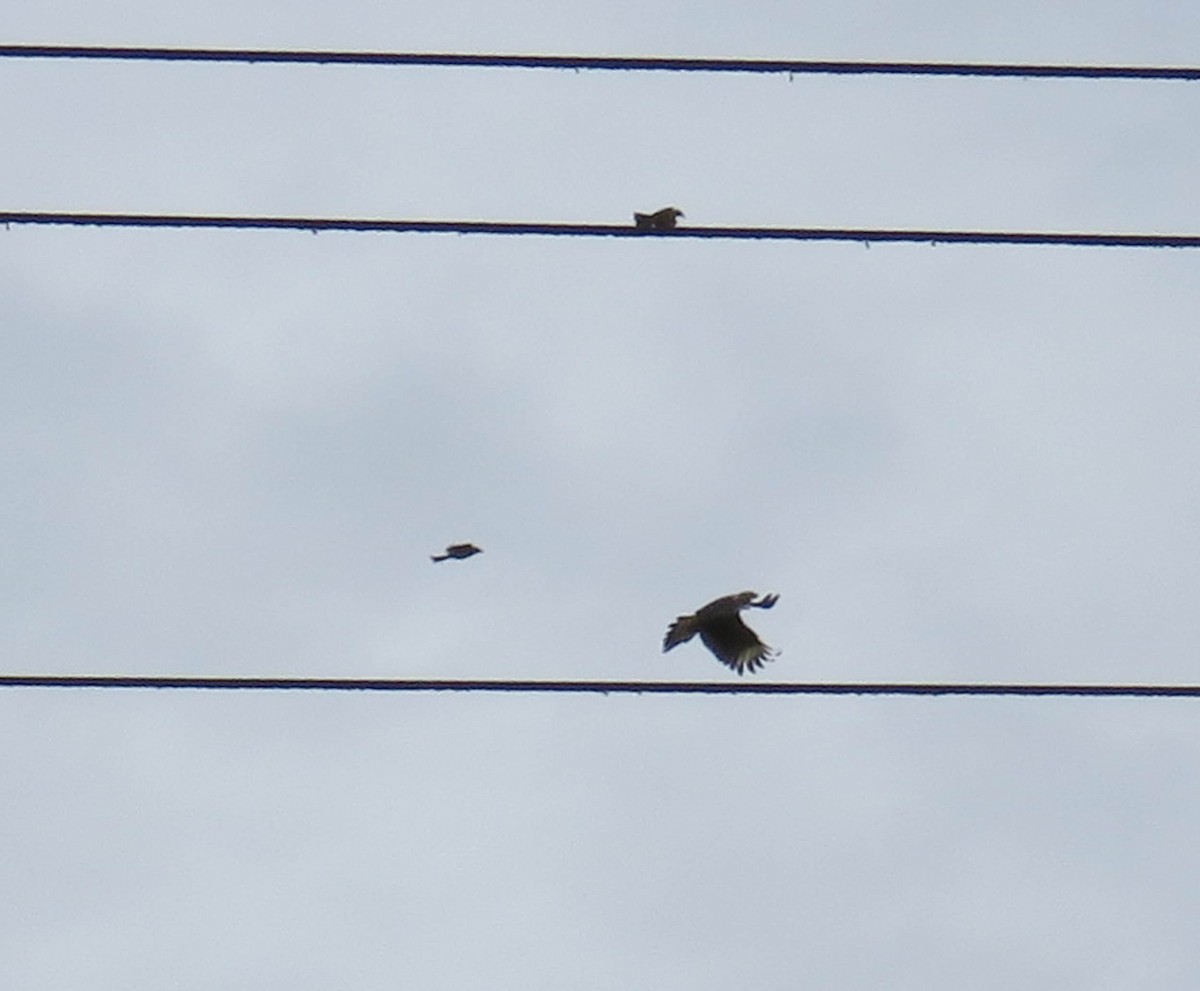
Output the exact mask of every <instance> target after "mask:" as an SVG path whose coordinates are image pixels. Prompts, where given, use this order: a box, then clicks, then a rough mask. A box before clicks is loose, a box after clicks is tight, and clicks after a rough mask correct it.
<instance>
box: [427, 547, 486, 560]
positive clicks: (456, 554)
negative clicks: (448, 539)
mask: <svg viewBox="0 0 1200 991" xmlns="http://www.w3.org/2000/svg"><path fill="white" fill-rule="evenodd" d="M482 553H483V548H482V547H476V546H475V545H474V544H451V545H450V546H449V547H447V548H446V553H445V554H439V555H437V556H436V557H431V558H430V559H429V560H431V561H449V560H450V558H456V559H458V560H462V559H463V558H464V557H470V556H471V555H472V554H482Z"/></svg>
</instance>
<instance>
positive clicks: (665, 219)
mask: <svg viewBox="0 0 1200 991" xmlns="http://www.w3.org/2000/svg"><path fill="white" fill-rule="evenodd" d="M682 216H683V211H682V210H677V209H676V208H675V207H673V206H664V207H663V208H662V209H661V210H657V211H656V212H654V213H635V214H634V215H633V226H634V227H636V228H637V229H638V230H639V231H670V230H674V229H675V218H676V217H682Z"/></svg>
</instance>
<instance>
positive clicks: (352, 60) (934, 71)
mask: <svg viewBox="0 0 1200 991" xmlns="http://www.w3.org/2000/svg"><path fill="white" fill-rule="evenodd" d="M0 58H57V59H125V60H139V61H156V62H277V63H278V62H282V63H306V64H314V63H315V64H321V65H327V64H331V63H332V64H339V65H432V66H450V67H455V68H468V67H469V68H477V67H487V68H503V69H514V68H515V69H574V70H576V71H578V70H581V69H601V70H624V71H639V72H647V71H658V72H756V73H776V74H777V73H787V74H788V75H801V74H813V73H819V74H824V75H831V74H832V75H893V76H895V75H906V76H1017V77H1025V78H1029V77H1036V78H1041V79H1046V78H1051V79H1155V80H1193V81H1194V80H1197V79H1200V68H1193V67H1188V66H1141V65H1037V64H1033V65H1022V64H1019V63H985V62H850V61H828V60H813V59H800V60H793V59H727V58H660V57H645V58H642V57H629V56H602V55H483V54H475V55H471V54H463V53H453V52H337V51H277V50H269V49H249V48H127V47H120V48H114V47H96V46H79V45H0Z"/></svg>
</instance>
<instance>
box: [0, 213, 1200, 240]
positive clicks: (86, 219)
mask: <svg viewBox="0 0 1200 991" xmlns="http://www.w3.org/2000/svg"><path fill="white" fill-rule="evenodd" d="M0 224H3V225H5V226H6V227H7V226H9V225H11V224H36V225H71V226H77V227H207V228H221V229H227V230H229V229H232V230H297V231H309V232H311V233H313V234H317V233H320V232H323V231H349V232H355V233H368V232H373V233H390V234H403V233H408V234H506V235H542V236H550V237H556V236H557V237H639V238H646V237H671V238H700V239H705V240H716V239H733V240H767V241H857V242H860V243H864V244H871V243H880V242H892V243H896V242H907V243H925V244H934V245H937V244H1021V245H1043V246H1059V247H1082V248H1200V234H1114V233H1071V232H1055V231H972V230H941V231H936V230H895V229H891V230H889V229H874V228H842V227H680V228H676V229H674V230H670V231H655V230H649V231H648V230H641V229H638V228H635V227H634V226H633V225H632V224H561V223H536V224H531V223H514V222H509V221H482V220H379V219H366V218H352V217H342V218H338V217H251V216H190V215H186V214H138V213H62V212H31V211H7V212H5V211H0Z"/></svg>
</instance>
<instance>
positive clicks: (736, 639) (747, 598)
mask: <svg viewBox="0 0 1200 991" xmlns="http://www.w3.org/2000/svg"><path fill="white" fill-rule="evenodd" d="M756 595H757V593H756V592H738V593H737V594H736V595H726V596H723V597H722V598H720V599H714V600H713V601H712V602H710V603H709V604H708V605H706V606H702V607H701V608H699V609H697V610H696V611H695V612H694V613H692V614H691V615H690V616H680V617H679V618H678V619H677V620H675V622H674V623H672V624H671V626H670V628H669V629H668V630H667V635H666V636H665V637H663V653H664V654H665V653H666V652H667V651H668V650H670V649H671V648H672V647H678V646H679V645H680V644H681V643H687V642H688V641H689V640H691V639H692V637H694V636H695V635H696V634H697V633H699V634H700V639H701V640H702V641H703V642H704V646H705V647H707V648H708V649H709V650H711V651H712V652H713V654H714V655H715V656H716V658H717V660H718V661H720V662H721V663H722V664H724V665H726V666H727V667H730V668H732V669H733V670H734V671H736V672H737V673H738V674H745V673H746V672H747V671H749V672H750V673H751V674H753V673H754V672H755V671H757V670H758V669H759V668H761V667H762V666H763V665H764V664H765V663H766V662H767V661H772V660H774V659H775V657H776V656H777V655H778V653H779V651H777V650H776V649H775V648H774V647H769V646H767V645H766V644H765V643H763V642H762V641H761V640H760V639H758V634H757V633H755V632H754V631H753V630H752V629H750V627H748V626H747V625H746V624H745V623H743V622H742V617H741V615H740V614H741V611H742V610H743V609H749V608H751V607H754V608H755V609H770V608H771V607H772V606H773V605H775V603H776V602H778V601H779V596H778V595H764V596H763V597H762V598H761V599H759V600H758V601H757V602H756V601H755V597H756Z"/></svg>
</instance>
